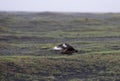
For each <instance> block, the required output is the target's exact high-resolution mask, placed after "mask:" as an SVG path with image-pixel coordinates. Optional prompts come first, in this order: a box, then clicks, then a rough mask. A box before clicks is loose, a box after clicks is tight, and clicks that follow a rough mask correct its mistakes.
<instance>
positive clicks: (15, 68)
mask: <svg viewBox="0 0 120 81" xmlns="http://www.w3.org/2000/svg"><path fill="white" fill-rule="evenodd" d="M119 22H120V13H57V12H40V13H38V12H36V13H35V12H34V13H33V12H0V81H119V80H120V78H119V77H120V69H119V67H120V63H119V61H120V23H119ZM61 43H69V44H70V45H72V46H73V47H75V48H76V49H77V50H78V53H74V54H73V55H70V56H69V55H62V54H60V53H56V52H54V51H53V50H52V48H53V47H54V46H55V45H58V44H61Z"/></svg>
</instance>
